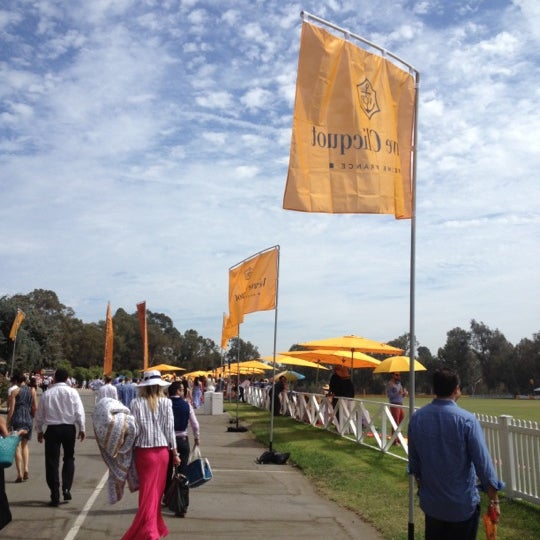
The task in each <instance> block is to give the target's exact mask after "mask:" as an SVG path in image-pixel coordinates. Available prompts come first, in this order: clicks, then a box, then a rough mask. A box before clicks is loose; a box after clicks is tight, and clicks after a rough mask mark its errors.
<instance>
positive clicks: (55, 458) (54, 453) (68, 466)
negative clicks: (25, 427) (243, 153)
mask: <svg viewBox="0 0 540 540" xmlns="http://www.w3.org/2000/svg"><path fill="white" fill-rule="evenodd" d="M76 435H77V430H76V429H75V426H74V425H73V424H60V425H57V426H48V427H47V431H46V432H45V435H44V438H45V477H46V479H47V485H48V486H49V489H50V490H51V500H53V501H59V500H60V474H59V468H60V450H61V449H62V450H63V451H64V463H63V465H62V489H63V490H70V489H71V486H72V485H73V475H74V474H75V439H76Z"/></svg>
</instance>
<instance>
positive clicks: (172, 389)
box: [167, 381, 184, 397]
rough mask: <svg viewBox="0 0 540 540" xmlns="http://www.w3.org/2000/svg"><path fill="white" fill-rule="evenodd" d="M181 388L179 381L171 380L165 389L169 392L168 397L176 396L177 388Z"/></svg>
mask: <svg viewBox="0 0 540 540" xmlns="http://www.w3.org/2000/svg"><path fill="white" fill-rule="evenodd" d="M180 388H182V390H183V388H184V387H183V384H182V383H181V382H180V381H173V382H172V383H171V386H169V388H168V389H167V392H168V394H169V397H171V396H176V394H177V392H178V390H179V389H180Z"/></svg>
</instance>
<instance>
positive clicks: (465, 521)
mask: <svg viewBox="0 0 540 540" xmlns="http://www.w3.org/2000/svg"><path fill="white" fill-rule="evenodd" d="M11 382H12V385H11V386H10V388H9V389H8V411H7V417H6V418H5V419H4V417H0V437H6V436H8V434H9V433H10V432H11V433H13V434H14V436H16V437H17V438H18V447H17V451H16V456H15V465H16V469H17V478H16V480H15V482H16V483H21V482H26V481H27V480H29V478H30V466H29V465H30V455H29V448H28V441H29V440H30V439H31V437H32V433H33V432H34V431H35V433H36V434H37V440H38V442H39V443H44V449H45V452H44V455H45V476H46V483H47V486H48V488H49V491H50V500H49V501H48V504H49V505H50V506H53V507H54V506H58V505H59V504H60V498H61V497H63V500H64V502H68V501H70V500H71V499H72V496H71V488H72V485H73V480H74V474H75V445H76V441H77V438H78V439H79V440H80V441H81V442H83V441H84V440H85V429H86V417H85V411H84V407H83V404H82V400H81V397H80V393H79V392H78V391H77V390H76V389H75V388H74V387H73V384H72V381H71V379H70V377H69V373H68V371H67V370H65V369H62V368H59V369H57V370H56V372H55V374H54V377H53V379H52V381H49V383H48V384H46V388H43V393H42V395H41V397H40V399H39V400H38V397H37V387H38V386H39V384H38V381H37V380H36V379H33V378H30V379H29V378H27V377H26V376H25V375H24V374H22V373H14V374H13V376H12V378H11ZM459 384H460V383H459V377H458V376H457V374H456V373H454V372H452V371H450V370H447V369H443V370H438V371H436V372H435V374H434V376H433V385H434V391H435V394H436V396H435V399H434V400H433V402H432V403H431V404H429V405H426V406H424V407H422V408H421V409H420V410H419V411H417V412H416V413H415V414H414V415H413V416H412V418H411V420H410V422H409V428H408V437H409V472H410V474H412V475H414V477H415V478H416V481H417V483H418V487H419V497H420V506H421V508H422V510H423V511H424V513H425V518H426V519H425V538H426V539H427V540H434V539H443V538H457V537H459V538H464V539H471V540H473V539H474V538H476V533H477V530H478V522H479V500H480V499H479V495H478V490H477V479H479V481H480V484H481V487H482V489H484V490H485V491H486V492H487V494H488V496H489V499H490V505H491V506H492V508H493V513H494V515H496V516H498V515H500V508H499V506H498V491H499V490H501V489H502V488H503V487H504V484H503V483H502V482H501V481H500V480H499V479H498V478H497V475H496V472H495V469H494V467H493V464H492V461H491V458H490V456H489V453H488V450H487V447H486V444H485V441H484V438H483V434H482V430H481V427H480V424H479V422H478V420H477V419H476V418H475V417H474V415H472V414H471V413H468V412H466V411H464V410H463V409H461V408H459V407H458V406H457V404H456V402H457V400H458V399H459V397H460V395H461V394H460V385H459ZM252 385H253V386H255V385H257V386H259V387H262V388H265V389H266V391H267V395H268V398H269V401H268V407H269V409H270V411H271V412H272V414H273V415H275V416H278V415H281V414H282V413H283V399H282V398H283V394H284V393H286V392H287V391H288V383H287V379H286V377H285V376H280V377H279V379H278V380H277V381H276V382H275V384H273V383H272V381H271V380H268V379H260V380H259V381H252V380H251V379H250V378H249V377H245V378H243V379H242V382H241V383H240V384H238V378H236V381H234V380H233V379H231V380H226V379H221V378H219V379H216V380H214V379H213V378H211V377H197V378H196V379H194V380H193V381H191V380H190V379H188V378H186V377H179V378H177V377H171V378H170V380H166V379H165V378H164V377H162V375H161V373H160V372H159V371H156V370H149V371H146V372H144V374H143V377H142V380H140V381H139V380H132V379H130V378H127V377H123V376H117V377H115V378H112V377H110V376H105V377H103V379H101V380H99V381H91V383H90V385H89V387H90V388H92V389H93V390H94V392H95V396H96V410H97V409H98V405H99V407H101V410H106V411H107V412H116V413H118V412H121V413H123V414H124V415H125V416H127V417H129V418H130V422H131V425H132V428H133V432H132V434H133V437H132V438H131V439H128V438H125V441H124V445H125V444H128V447H127V448H124V449H123V453H124V454H123V456H124V457H123V458H124V459H126V458H127V462H128V463H129V464H130V467H126V468H125V469H126V470H127V469H128V468H130V469H131V470H132V472H133V473H134V478H135V479H136V480H135V481H136V485H137V489H138V491H139V499H138V500H139V503H138V509H137V512H136V515H135V516H134V519H133V522H132V524H131V526H130V527H129V529H128V530H127V531H126V533H125V534H124V536H123V537H122V540H132V539H140V540H143V539H145V540H146V539H157V538H161V537H163V536H166V535H167V534H168V529H167V525H166V523H165V521H164V519H163V516H162V513H161V507H162V502H163V499H164V495H165V493H166V491H167V489H168V486H169V484H170V483H171V479H172V477H173V475H174V473H179V474H183V475H186V474H187V465H188V461H189V456H190V452H191V451H192V447H191V445H190V440H189V434H188V432H189V429H190V428H191V433H192V435H193V448H195V447H196V446H198V445H199V442H200V426H199V422H198V419H197V416H196V412H195V411H196V409H197V408H198V407H200V406H201V404H202V403H203V402H204V394H205V392H211V391H214V390H218V389H220V390H222V391H223V390H224V391H225V392H229V393H230V394H229V395H236V396H237V398H238V399H240V400H242V401H244V400H245V398H246V395H247V391H248V389H249V388H250V386H252ZM327 391H328V392H327V396H328V399H329V400H330V402H331V403H332V407H334V408H336V411H337V408H338V407H337V405H338V400H339V398H340V397H346V398H351V397H354V387H353V385H352V381H351V378H350V374H349V371H348V369H347V368H344V367H343V366H336V368H335V369H334V372H333V374H332V376H331V378H330V381H329V384H328V387H327ZM406 396H407V392H406V389H404V387H403V386H402V385H401V380H400V374H399V373H397V372H396V373H393V374H392V375H391V378H390V380H389V381H388V384H387V397H388V400H389V403H390V405H391V406H392V407H391V414H392V416H393V418H394V420H395V423H396V425H399V423H400V422H402V421H403V417H402V411H403V398H404V397H406ZM104 407H105V409H104ZM104 418H105V423H107V422H109V423H111V425H109V426H106V427H107V428H108V429H107V430H105V432H107V433H110V432H111V430H114V429H113V428H114V426H113V425H112V423H114V422H115V421H116V419H117V416H116V415H115V414H110V415H105V416H104ZM93 420H94V430H95V433H96V439H97V442H98V445H99V446H100V449H101V450H102V455H103V457H104V460H105V462H106V464H107V466H108V467H109V469H110V476H113V475H114V474H116V473H117V471H116V470H114V469H115V468H116V463H115V460H114V459H113V460H110V461H109V460H106V459H105V454H106V453H105V452H104V449H105V444H106V442H105V441H104V440H100V435H99V434H100V433H101V431H100V429H96V428H97V426H96V424H97V422H98V421H101V420H99V419H98V418H94V419H93ZM62 454H63V455H62ZM61 457H62V459H61ZM441 471H448V474H446V473H445V474H441ZM115 478H116V480H118V477H117V476H116V477H115ZM121 480H122V482H124V481H126V480H129V479H128V474H124V476H123V477H122V478H121ZM122 489H123V486H122ZM130 489H131V485H130ZM117 495H118V491H117ZM120 496H121V495H120ZM118 498H119V497H118V496H117V497H116V499H115V500H118ZM111 502H113V501H111ZM185 510H186V508H184V510H183V511H182V512H178V513H177V514H176V515H178V516H179V517H184V515H185ZM10 521H11V513H10V509H9V503H8V499H7V495H6V490H5V475H4V470H3V469H1V468H0V528H2V527H4V526H5V525H7V523H9V522H10Z"/></svg>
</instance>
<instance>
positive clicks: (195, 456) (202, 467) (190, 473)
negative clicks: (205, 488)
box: [187, 446, 212, 488]
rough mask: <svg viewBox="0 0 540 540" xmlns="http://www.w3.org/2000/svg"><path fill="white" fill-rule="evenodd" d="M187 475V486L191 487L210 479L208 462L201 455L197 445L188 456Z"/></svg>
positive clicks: (210, 471)
mask: <svg viewBox="0 0 540 540" xmlns="http://www.w3.org/2000/svg"><path fill="white" fill-rule="evenodd" d="M187 477H188V480H189V487H192V488H195V487H198V486H202V485H203V484H205V483H206V482H208V481H209V480H211V479H212V468H211V467H210V462H209V461H208V459H207V458H203V457H202V456H201V451H200V449H199V446H196V447H195V448H194V449H193V451H192V453H191V455H190V456H189V463H188V468H187Z"/></svg>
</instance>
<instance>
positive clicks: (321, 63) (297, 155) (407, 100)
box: [283, 22, 415, 219]
mask: <svg viewBox="0 0 540 540" xmlns="http://www.w3.org/2000/svg"><path fill="white" fill-rule="evenodd" d="M414 86H415V83H414V77H413V76H412V75H411V74H410V73H408V72H406V71H404V70H402V69H400V68H398V67H397V66H396V65H395V64H394V63H392V62H390V61H389V60H385V59H384V58H382V57H381V56H378V55H375V54H372V53H369V52H367V51H365V50H363V49H361V48H359V47H357V46H355V45H353V44H352V43H351V42H350V41H346V40H343V39H340V38H338V37H336V36H334V35H333V34H331V33H330V32H327V31H326V30H324V29H322V28H319V27H317V26H313V25H310V24H308V23H306V22H304V23H303V25H302V36H301V41H300V57H299V61H298V74H297V81H296V98H295V109H294V119H293V128H292V141H291V151H290V159H289V172H288V176H287V185H286V187H285V196H284V199H283V208H285V209H288V210H299V211H302V212H326V213H366V214H394V215H395V217H396V218H398V219H402V218H410V217H411V216H412V159H413V151H412V144H413V130H414V114H415V106H414V103H415V87H414Z"/></svg>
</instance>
